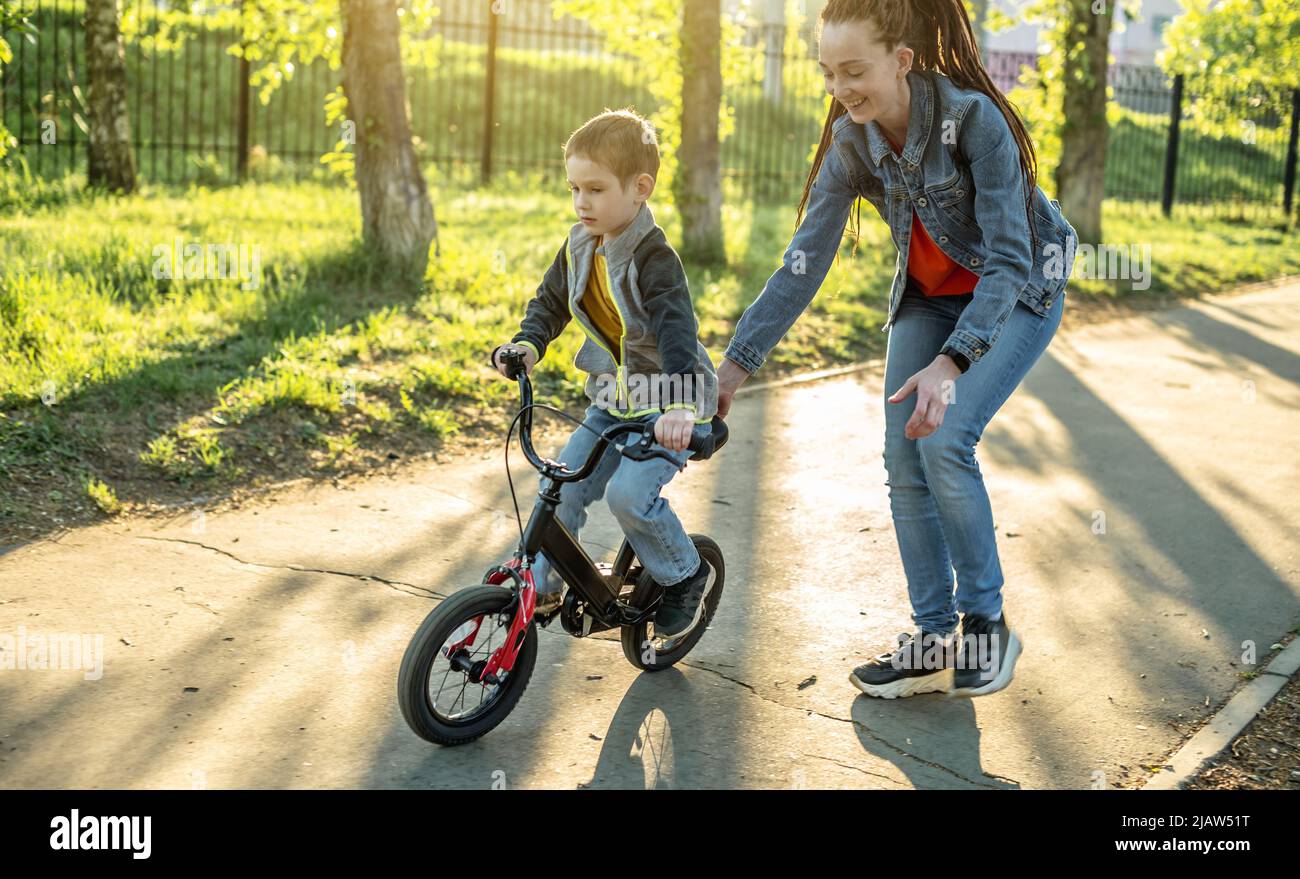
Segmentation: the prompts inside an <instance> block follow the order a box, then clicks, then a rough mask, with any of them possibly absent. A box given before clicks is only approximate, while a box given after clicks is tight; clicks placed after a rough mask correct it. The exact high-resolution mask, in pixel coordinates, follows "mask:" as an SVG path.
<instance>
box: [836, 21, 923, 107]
mask: <svg viewBox="0 0 1300 879" xmlns="http://www.w3.org/2000/svg"><path fill="white" fill-rule="evenodd" d="M818 48H819V53H820V56H821V57H820V66H821V71H822V78H823V81H824V82H825V83H826V92H827V93H828V94H829V95H831V97H833V98H835V100H837V101H839V102H840V103H841V104H843V105H844V109H846V110H847V111H848V113H849V116H850V117H851V118H852V119H853V121H854V122H856V123H858V124H859V125H865V124H866V123H868V122H870V121H871V120H873V119H877V120H878V119H881V118H882V117H883V118H884V120H886V121H890V120H895V119H899V118H900V117H901V120H902V124H903V127H904V128H905V127H906V124H907V121H906V120H907V114H906V109H907V106H906V102H907V99H908V93H907V89H906V87H905V86H904V85H903V79H902V74H904V73H906V71H907V69H908V68H909V67H910V66H911V63H912V54H913V53H912V50H911V49H909V48H907V47H902V48H899V49H897V50H892V49H890V48H889V47H887V46H886V45H885V44H884V43H883V42H881V41H880V38H879V35H878V33H877V31H876V27H875V25H874V24H872V23H871V22H870V21H845V22H838V23H834V24H827V25H825V27H823V28H822V38H821V43H820V45H819V47H818Z"/></svg>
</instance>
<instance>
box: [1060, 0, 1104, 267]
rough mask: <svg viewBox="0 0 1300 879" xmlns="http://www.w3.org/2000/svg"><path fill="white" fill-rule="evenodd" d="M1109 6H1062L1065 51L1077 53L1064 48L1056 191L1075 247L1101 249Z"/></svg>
mask: <svg viewBox="0 0 1300 879" xmlns="http://www.w3.org/2000/svg"><path fill="white" fill-rule="evenodd" d="M1103 3H1104V4H1105V5H1104V6H1103V5H1102V4H1103ZM1112 3H1113V0H1091V2H1090V0H1066V7H1065V14H1066V16H1067V21H1068V23H1069V28H1070V30H1069V33H1068V35H1067V38H1066V41H1065V42H1066V46H1067V47H1069V46H1073V45H1080V46H1081V48H1079V49H1077V50H1074V49H1069V48H1067V49H1066V60H1065V65H1066V69H1065V76H1064V80H1065V96H1064V98H1063V100H1062V107H1061V110H1062V118H1063V119H1064V122H1063V123H1062V126H1061V163H1060V165H1059V166H1057V169H1056V189H1057V193H1058V197H1059V199H1060V202H1061V211H1062V213H1064V214H1065V217H1066V219H1068V220H1069V221H1070V223H1071V225H1073V226H1074V228H1075V230H1076V231H1077V232H1078V233H1079V241H1080V243H1084V244H1093V245H1096V244H1101V200H1102V198H1103V197H1104V196H1105V194H1106V142H1107V140H1108V139H1109V129H1108V127H1107V125H1106V66H1107V65H1106V61H1107V54H1108V48H1109V43H1110V27H1111V22H1112V20H1113V17H1114V13H1115V10H1114V7H1113V6H1112V5H1111V4H1112ZM1099 9H1100V10H1102V11H1101V12H1100V13H1099V12H1098V10H1099Z"/></svg>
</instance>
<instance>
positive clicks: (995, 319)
mask: <svg viewBox="0 0 1300 879" xmlns="http://www.w3.org/2000/svg"><path fill="white" fill-rule="evenodd" d="M962 131H963V133H969V135H970V137H969V138H968V139H965V138H964V139H963V141H962V149H963V151H965V152H966V155H968V156H970V173H971V184H972V188H973V189H974V190H975V218H976V220H977V222H978V223H979V228H980V234H981V236H982V237H983V243H984V250H985V259H984V265H983V271H982V272H981V273H980V278H979V282H978V283H977V284H976V285H975V291H974V292H975V296H974V297H973V299H972V300H971V302H970V303H969V304H968V305H967V306H966V307H965V308H964V309H963V310H962V313H961V317H960V318H959V319H958V320H957V325H956V326H955V327H954V328H953V331H952V334H951V335H950V336H949V337H948V340H947V342H946V343H945V345H951V346H952V347H953V348H955V349H957V350H958V351H960V352H961V353H962V354H965V355H966V357H967V358H968V359H969V360H970V362H971V363H972V364H974V363H976V362H977V361H978V360H979V359H980V358H981V357H983V356H984V355H985V354H987V353H988V351H989V348H991V347H992V346H993V343H994V342H996V341H997V338H998V335H999V334H1000V333H1001V332H1002V327H1003V326H1004V325H1005V324H1006V321H1007V318H1008V317H1010V316H1011V311H1012V309H1014V308H1015V306H1016V300H1017V299H1019V298H1020V293H1021V291H1023V290H1024V289H1025V287H1026V286H1027V285H1028V284H1029V281H1030V273H1031V272H1032V271H1033V264H1034V253H1033V244H1032V239H1031V237H1030V229H1029V219H1028V217H1027V216H1026V215H1025V201H1026V191H1025V181H1024V177H1023V176H1022V175H1021V172H1020V152H1019V150H1018V148H1017V146H1016V140H1015V138H1014V137H1013V136H1012V134H1011V128H1010V126H1008V125H1007V122H1006V118H1005V117H1004V116H1003V115H1002V113H1001V111H1000V110H998V109H997V107H996V106H995V105H993V104H992V103H991V102H990V103H988V104H983V103H981V104H980V105H977V107H975V108H972V110H971V113H970V114H969V118H967V119H966V121H965V122H964V124H963V125H962ZM990 141H992V143H991V144H990Z"/></svg>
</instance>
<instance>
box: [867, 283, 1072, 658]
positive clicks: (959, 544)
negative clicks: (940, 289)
mask: <svg viewBox="0 0 1300 879" xmlns="http://www.w3.org/2000/svg"><path fill="white" fill-rule="evenodd" d="M972 298H973V294H970V293H967V294H965V295H962V296H934V297H927V296H925V295H924V294H922V293H921V292H920V291H919V290H917V289H916V288H915V287H913V286H912V285H911V284H910V283H909V285H908V288H907V289H906V290H905V291H904V293H903V298H902V301H901V302H900V303H899V306H898V314H897V321H896V322H895V323H894V325H893V326H892V327H891V328H890V331H889V343H888V350H887V353H886V355H885V396H886V398H888V397H889V396H891V395H892V394H893V393H894V392H895V391H897V390H898V389H899V388H900V387H902V386H903V384H904V383H905V382H906V381H907V379H908V378H910V377H911V376H912V375H913V374H914V373H916V372H919V371H920V370H922V369H924V368H925V367H926V366H928V365H929V364H930V362H931V361H933V360H934V358H935V357H936V356H937V355H938V353H939V349H940V348H942V347H943V344H944V342H945V341H946V340H947V339H948V337H949V335H950V334H951V333H952V330H953V327H954V326H955V325H956V323H957V319H958V317H959V316H960V315H961V312H962V309H964V308H965V307H966V306H967V305H969V304H970V302H971V300H972ZM1064 308H1065V296H1064V295H1061V296H1058V297H1057V300H1056V302H1055V303H1054V305H1053V307H1052V310H1051V311H1050V312H1049V313H1048V315H1047V316H1041V315H1038V314H1035V313H1034V312H1033V311H1032V310H1031V309H1030V308H1029V307H1028V306H1026V305H1025V304H1024V303H1022V302H1019V301H1017V302H1016V303H1015V305H1014V306H1013V308H1012V311H1011V314H1010V315H1009V316H1008V318H1007V321H1006V323H1005V324H1004V325H1003V328H1002V331H1001V333H1000V334H999V335H998V338H997V339H996V340H995V343H994V344H992V345H991V346H990V347H989V350H988V353H986V354H985V355H984V356H983V357H981V358H980V360H979V361H978V362H976V363H974V364H973V365H972V366H971V368H970V369H969V370H967V371H966V372H965V373H963V374H962V375H961V376H959V377H958V378H957V380H956V382H955V383H954V389H953V400H952V402H951V403H950V404H949V405H948V408H947V410H946V411H945V413H944V417H943V423H942V424H941V425H939V429H938V430H936V431H935V432H934V433H932V434H930V435H929V436H926V437H921V438H920V439H916V440H910V439H908V438H907V437H906V436H904V434H903V429H904V426H905V425H906V424H907V420H908V419H909V418H911V416H912V413H913V411H914V410H915V408H916V394H915V393H913V394H912V395H911V396H909V397H907V398H906V399H905V400H903V401H902V402H900V403H890V402H889V401H888V399H886V401H885V451H884V458H885V471H886V474H887V481H886V484H887V485H888V486H889V506H890V512H891V513H892V515H893V519H894V533H895V534H896V536H897V538H898V549H899V553H900V554H901V556H902V561H903V572H904V574H905V575H906V577H907V592H908V597H909V598H910V599H911V602H912V621H913V622H914V623H915V624H916V625H917V627H919V628H921V629H923V630H925V631H929V632H939V633H943V634H949V633H951V632H954V631H955V630H956V628H957V611H961V612H962V613H974V614H980V615H982V616H993V615H995V614H997V613H998V612H999V611H1000V610H1001V609H1002V583H1003V579H1002V566H1001V564H1000V562H999V561H998V548H997V541H996V539H995V536H994V530H993V511H992V509H991V508H990V506H989V497H988V493H987V492H986V491H985V490H984V480H983V477H982V476H981V475H980V468H979V463H978V462H977V461H976V460H975V445H976V443H978V442H979V440H980V436H981V435H982V434H983V433H984V427H985V425H987V424H988V423H989V420H990V419H992V418H993V416H994V414H995V413H997V411H998V409H1000V408H1001V407H1002V404H1003V403H1004V402H1006V400H1007V398H1008V397H1010V396H1011V392H1012V391H1014V390H1015V389H1016V387H1017V386H1018V385H1019V384H1020V381H1021V379H1023V378H1024V377H1025V374H1026V373H1028V372H1029V369H1030V367H1032V366H1033V365H1034V363H1036V362H1037V361H1038V358H1039V357H1040V356H1041V355H1042V353H1043V351H1044V350H1046V349H1047V346H1048V343H1050V342H1051V340H1052V336H1053V335H1055V333H1056V328H1057V327H1058V326H1060V323H1061V316H1062V314H1063V313H1064ZM954 568H955V569H956V573H957V589H956V604H955V606H954V603H953V570H954Z"/></svg>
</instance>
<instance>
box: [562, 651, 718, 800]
mask: <svg viewBox="0 0 1300 879" xmlns="http://www.w3.org/2000/svg"><path fill="white" fill-rule="evenodd" d="M700 689H701V688H700V686H699V685H698V684H695V683H692V681H691V679H690V678H689V677H687V676H686V675H684V674H682V672H681V671H679V670H678V669H676V668H669V669H665V670H663V671H659V672H645V673H643V674H641V675H639V676H638V677H637V679H636V680H635V681H633V683H632V686H631V687H629V688H628V690H627V693H626V695H624V697H623V700H622V702H620V703H619V706H618V710H617V711H615V712H614V717H613V719H612V720H611V721H610V724H609V728H608V729H607V730H606V732H605V740H604V743H603V744H602V745H601V748H600V754H599V756H598V757H597V759H596V765H595V767H594V768H593V770H592V776H591V780H590V781H587V782H579V783H578V788H579V789H582V790H628V789H633V790H680V789H684V788H698V787H700V786H701V785H699V784H697V783H692V780H694V779H700V778H703V777H704V776H705V774H706V772H707V769H706V768H705V766H704V763H705V761H706V760H707V759H708V758H707V756H706V755H705V754H704V752H702V751H700V750H699V749H697V748H694V747H691V746H689V745H687V741H689V739H686V738H684V737H681V736H676V735H674V730H690V731H697V730H699V729H700V712H699V707H700V706H699V695H700Z"/></svg>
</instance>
